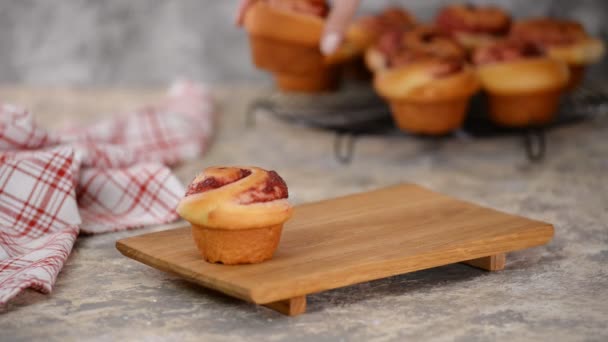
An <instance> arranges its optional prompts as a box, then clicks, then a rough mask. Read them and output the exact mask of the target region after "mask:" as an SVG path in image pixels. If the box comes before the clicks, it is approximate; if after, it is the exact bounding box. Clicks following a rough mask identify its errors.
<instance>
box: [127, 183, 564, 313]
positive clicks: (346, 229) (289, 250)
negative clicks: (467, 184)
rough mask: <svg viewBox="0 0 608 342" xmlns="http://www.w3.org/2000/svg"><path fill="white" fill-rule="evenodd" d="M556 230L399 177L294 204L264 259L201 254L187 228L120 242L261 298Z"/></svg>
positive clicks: (508, 246)
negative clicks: (236, 260)
mask: <svg viewBox="0 0 608 342" xmlns="http://www.w3.org/2000/svg"><path fill="white" fill-rule="evenodd" d="M552 236H553V226H552V225H551V224H549V223H545V222H540V221H535V220H530V219H527V218H523V217H518V216H514V215H510V214H506V213H502V212H499V211H496V210H492V209H488V208H483V207H480V206H478V205H474V204H471V203H468V202H464V201H461V200H457V199H454V198H450V197H448V196H445V195H441V194H438V193H435V192H432V191H430V190H427V189H424V188H422V187H419V186H416V185H411V184H404V185H397V186H393V187H389V188H385V189H380V190H376V191H372V192H367V193H361V194H355V195H350V196H345V197H341V198H336V199H331V200H327V201H321V202H316V203H310V204H304V205H300V206H297V207H296V208H295V211H294V216H293V218H292V219H291V220H290V221H288V222H287V223H286V225H285V228H284V231H283V236H282V239H281V242H280V245H279V248H278V250H277V252H276V254H275V256H274V258H273V259H272V260H270V261H267V262H264V263H261V264H255V265H238V266H226V265H218V264H210V263H207V262H205V261H203V260H202V259H201V257H200V255H199V253H198V251H197V250H196V247H195V246H194V243H193V241H192V237H191V231H190V227H183V228H177V229H173V230H167V231H161V232H156V233H151V234H144V235H140V236H135V237H131V238H127V239H124V240H120V241H118V242H117V244H116V245H117V248H118V249H119V250H120V251H121V252H122V253H123V254H124V255H126V256H128V257H130V258H133V259H135V260H138V261H141V262H143V263H145V264H147V265H150V266H152V267H155V268H158V269H160V270H163V271H168V272H172V273H175V274H178V275H180V276H182V277H184V278H186V279H188V280H190V281H193V282H196V283H198V284H201V285H203V286H206V287H209V288H213V289H216V290H219V291H221V292H224V293H226V294H228V295H231V296H235V297H238V298H241V299H244V300H247V301H251V302H255V303H258V304H267V303H272V302H277V301H281V300H285V299H290V298H295V297H301V296H305V295H307V294H310V293H315V292H320V291H324V290H329V289H334V288H339V287H343V286H348V285H351V284H356V283H360V282H364V281H369V280H374V279H379V278H384V277H389V276H392V275H396V274H402V273H407V272H413V271H417V270H421V269H426V268H431V267H437V266H441V265H446V264H451V263H457V262H463V261H469V264H470V263H471V260H474V259H480V258H485V257H490V256H495V255H499V254H501V253H506V252H510V251H515V250H520V249H524V248H529V247H533V246H538V245H542V244H545V243H547V242H548V241H549V240H550V239H551V237H552ZM490 260H491V259H490ZM494 262H495V264H494V266H493V267H494V268H497V265H498V263H497V262H496V260H495V261H494ZM473 263H474V264H475V263H477V264H479V262H477V261H473ZM491 263H492V261H490V267H489V268H492V265H491ZM482 268H483V267H482Z"/></svg>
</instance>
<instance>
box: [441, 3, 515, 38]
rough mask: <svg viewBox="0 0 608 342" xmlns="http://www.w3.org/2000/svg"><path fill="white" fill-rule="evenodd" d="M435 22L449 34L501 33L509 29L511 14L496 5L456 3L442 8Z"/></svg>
mask: <svg viewBox="0 0 608 342" xmlns="http://www.w3.org/2000/svg"><path fill="white" fill-rule="evenodd" d="M435 23H436V25H437V27H438V28H439V29H440V30H441V31H442V32H444V33H448V34H454V33H457V32H468V33H486V34H492V35H501V34H506V33H507V32H508V31H509V26H510V25H511V16H510V15H509V14H508V13H507V12H506V11H504V10H503V9H501V8H499V7H495V6H475V5H471V4H455V5H449V6H445V7H444V8H442V9H441V10H440V11H439V14H438V15H437V18H436V19H435Z"/></svg>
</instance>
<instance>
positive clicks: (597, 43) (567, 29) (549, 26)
mask: <svg viewBox="0 0 608 342" xmlns="http://www.w3.org/2000/svg"><path fill="white" fill-rule="evenodd" d="M509 37H510V39H512V40H518V41H522V42H530V43H534V44H536V45H538V46H540V47H542V49H543V50H545V51H546V53H547V55H549V56H550V57H553V58H556V59H559V60H562V61H564V62H566V63H567V64H568V67H569V68H570V80H569V82H568V89H573V88H575V87H576V86H578V85H579V84H580V83H581V81H582V80H583V78H584V74H585V69H586V67H587V65H589V64H592V63H595V62H597V61H598V60H600V59H601V58H602V56H603V55H604V42H603V41H602V40H600V39H597V38H593V37H591V36H589V35H588V34H587V32H586V31H585V29H584V27H583V26H582V25H581V24H580V23H578V22H575V21H571V20H561V19H550V18H531V19H527V20H522V21H518V22H515V23H514V25H513V27H512V29H511V32H510V34H509Z"/></svg>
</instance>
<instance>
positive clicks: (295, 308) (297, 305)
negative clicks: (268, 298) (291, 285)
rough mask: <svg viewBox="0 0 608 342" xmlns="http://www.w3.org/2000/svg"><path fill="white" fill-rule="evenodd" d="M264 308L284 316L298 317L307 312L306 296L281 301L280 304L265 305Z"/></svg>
mask: <svg viewBox="0 0 608 342" xmlns="http://www.w3.org/2000/svg"><path fill="white" fill-rule="evenodd" d="M264 306H265V307H268V308H271V309H272V310H275V311H278V312H280V313H282V314H283V315H288V316H297V315H299V314H302V313H304V312H306V296H299V297H293V298H289V299H285V300H280V301H278V302H273V303H268V304H264Z"/></svg>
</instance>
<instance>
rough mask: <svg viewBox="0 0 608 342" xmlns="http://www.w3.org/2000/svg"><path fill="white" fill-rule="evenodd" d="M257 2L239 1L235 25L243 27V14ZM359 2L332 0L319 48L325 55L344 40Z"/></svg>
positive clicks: (249, 0)
mask: <svg viewBox="0 0 608 342" xmlns="http://www.w3.org/2000/svg"><path fill="white" fill-rule="evenodd" d="M256 1H258V0H241V2H240V3H239V7H238V9H237V16H236V24H237V25H238V26H242V25H243V21H244V18H245V13H246V12H247V10H248V9H249V8H250V7H251V6H252V5H253V4H254V3H255V2H256ZM359 1H360V0H334V3H333V6H332V8H331V11H330V12H329V16H328V17H327V22H326V23H325V28H324V29H323V36H322V37H321V44H320V46H319V48H320V49H321V52H322V53H323V54H325V55H330V54H332V53H333V52H335V51H336V49H338V47H339V46H340V43H342V40H343V39H344V32H346V30H347V28H348V25H349V24H350V21H351V19H352V18H353V16H354V15H355V12H356V11H357V8H358V7H359Z"/></svg>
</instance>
